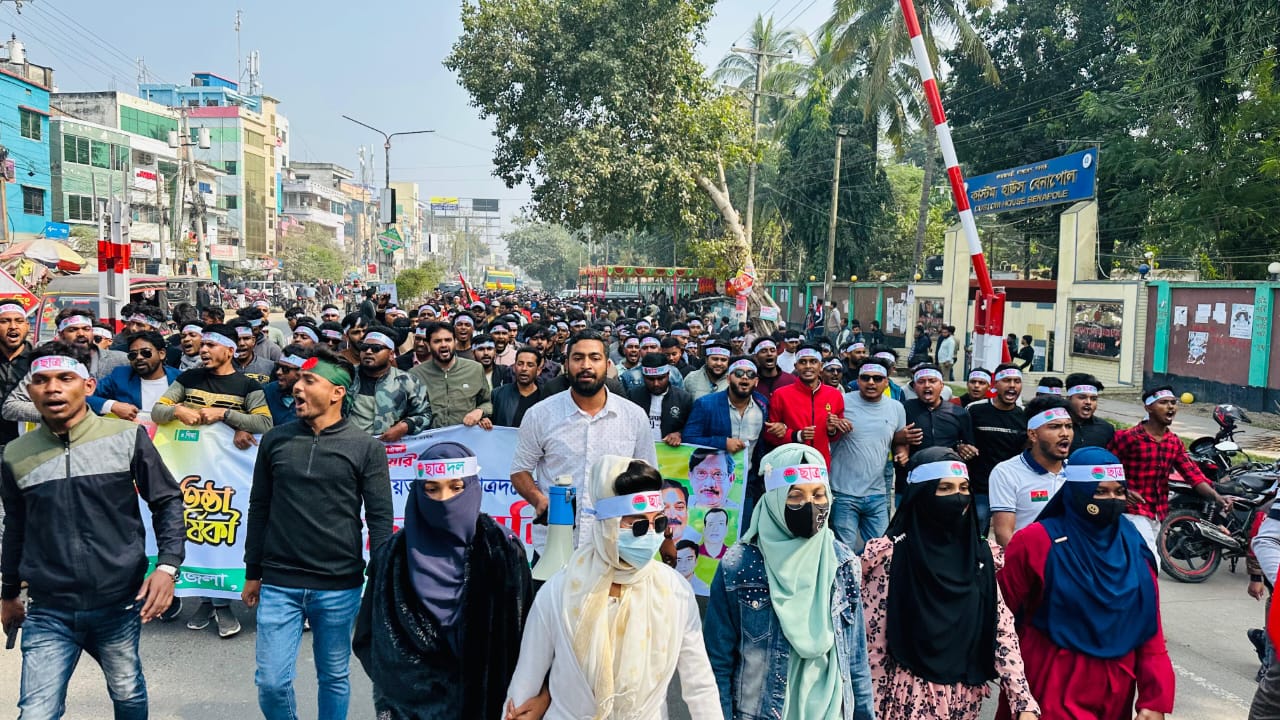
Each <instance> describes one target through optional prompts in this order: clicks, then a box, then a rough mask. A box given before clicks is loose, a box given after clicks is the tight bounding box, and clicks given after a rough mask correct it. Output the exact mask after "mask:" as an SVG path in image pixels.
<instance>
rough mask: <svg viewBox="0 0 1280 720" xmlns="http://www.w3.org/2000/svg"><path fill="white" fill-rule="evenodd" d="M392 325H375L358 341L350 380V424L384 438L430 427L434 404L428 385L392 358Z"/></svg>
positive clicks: (395, 438) (389, 439)
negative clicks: (356, 364) (357, 358)
mask: <svg viewBox="0 0 1280 720" xmlns="http://www.w3.org/2000/svg"><path fill="white" fill-rule="evenodd" d="M394 356H395V341H394V340H392V339H391V329H390V328H386V327H383V326H381V325H374V326H373V327H371V328H369V331H368V332H367V333H365V335H364V342H362V343H360V366H359V368H358V369H357V370H356V374H355V377H354V378H353V379H352V381H351V387H350V391H351V393H350V399H349V400H348V403H349V405H348V411H347V414H348V416H349V417H350V418H351V424H352V425H353V426H355V427H357V428H360V429H361V430H363V431H365V432H367V433H369V434H370V435H373V436H375V437H377V438H378V439H379V440H381V441H383V442H399V441H400V440H401V438H404V437H405V436H406V435H417V434H418V433H420V432H422V431H424V430H426V429H427V428H429V427H431V419H432V411H433V410H434V408H433V407H432V406H431V404H430V403H429V402H428V400H427V389H426V388H425V387H423V385H422V383H421V382H420V381H419V380H418V379H417V378H416V377H414V376H413V375H412V374H411V373H407V372H405V371H403V370H400V369H399V368H397V367H395V365H394V364H393V363H392V362H391V359H392V358H393V357H394Z"/></svg>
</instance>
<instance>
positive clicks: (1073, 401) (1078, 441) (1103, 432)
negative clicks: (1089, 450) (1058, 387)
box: [1065, 373, 1116, 452]
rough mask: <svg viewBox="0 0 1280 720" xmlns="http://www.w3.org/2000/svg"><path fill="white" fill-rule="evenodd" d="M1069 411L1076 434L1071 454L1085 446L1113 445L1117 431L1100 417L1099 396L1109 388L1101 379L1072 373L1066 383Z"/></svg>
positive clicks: (1102, 446) (1101, 446)
mask: <svg viewBox="0 0 1280 720" xmlns="http://www.w3.org/2000/svg"><path fill="white" fill-rule="evenodd" d="M1065 383H1066V386H1067V389H1066V393H1065V396H1066V399H1067V412H1069V413H1071V421H1072V423H1073V425H1074V429H1075V435H1074V436H1073V437H1072V439H1071V451H1072V452H1075V451H1076V450H1079V449H1080V448H1082V447H1100V448H1105V447H1107V446H1108V445H1110V444H1111V439H1112V438H1113V437H1115V434H1116V429H1115V428H1114V427H1112V425H1111V423H1109V422H1107V421H1106V420H1103V419H1101V418H1099V417H1097V412H1098V394H1099V393H1101V392H1102V391H1103V390H1105V389H1106V388H1105V387H1103V385H1102V382H1101V381H1100V380H1098V378H1096V377H1094V376H1092V375H1090V374H1088V373H1071V374H1070V375H1068V376H1067V379H1066V381H1065Z"/></svg>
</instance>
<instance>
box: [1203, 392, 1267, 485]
mask: <svg viewBox="0 0 1280 720" xmlns="http://www.w3.org/2000/svg"><path fill="white" fill-rule="evenodd" d="M1213 421H1214V422H1215V423H1217V425H1218V432H1217V433H1216V434H1215V435H1214V436H1213V437H1208V436H1205V437H1199V438H1196V439H1195V440H1194V441H1192V442H1191V444H1190V445H1189V446H1187V454H1188V455H1190V456H1191V459H1192V460H1194V461H1195V463H1196V465H1197V466H1199V467H1200V472H1202V473H1204V476H1205V477H1207V478H1209V479H1210V480H1220V479H1222V478H1223V477H1225V476H1226V475H1227V474H1228V473H1229V472H1230V471H1231V469H1232V468H1233V467H1235V466H1236V465H1237V463H1238V462H1240V461H1241V460H1242V461H1243V462H1244V463H1246V464H1248V463H1251V462H1252V458H1250V457H1249V455H1248V453H1246V452H1245V451H1244V450H1241V449H1240V444H1239V443H1237V442H1236V433H1244V430H1239V429H1237V424H1238V423H1242V422H1243V423H1252V422H1253V421H1252V420H1250V419H1249V416H1248V415H1246V414H1245V412H1244V411H1243V410H1241V409H1240V408H1239V407H1238V406H1236V405H1218V406H1216V407H1214V408H1213ZM1237 456H1239V460H1237Z"/></svg>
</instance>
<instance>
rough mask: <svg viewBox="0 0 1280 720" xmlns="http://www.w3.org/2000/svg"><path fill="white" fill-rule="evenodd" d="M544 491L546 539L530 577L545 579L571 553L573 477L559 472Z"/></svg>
mask: <svg viewBox="0 0 1280 720" xmlns="http://www.w3.org/2000/svg"><path fill="white" fill-rule="evenodd" d="M549 490H550V491H549V492H548V493H547V495H548V499H549V502H548V504H547V542H546V544H545V545H544V546H543V548H542V550H543V552H542V557H540V558H538V563H537V564H536V565H534V566H533V579H534V580H537V581H538V582H546V581H547V580H548V579H550V578H551V576H552V575H555V574H556V571H558V570H559V569H560V568H562V567H564V565H565V563H567V562H569V556H570V555H572V554H573V476H571V475H561V476H559V477H557V478H556V479H555V482H554V483H553V484H552V485H551V487H550V488H549Z"/></svg>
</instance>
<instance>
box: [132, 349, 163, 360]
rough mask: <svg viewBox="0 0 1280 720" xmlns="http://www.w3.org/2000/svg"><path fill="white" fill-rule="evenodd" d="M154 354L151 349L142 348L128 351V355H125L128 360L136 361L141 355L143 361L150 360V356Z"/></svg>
mask: <svg viewBox="0 0 1280 720" xmlns="http://www.w3.org/2000/svg"><path fill="white" fill-rule="evenodd" d="M155 354H156V352H155V351H154V350H152V349H151V348H142V349H141V350H130V351H129V352H128V353H126V355H127V356H128V358H129V359H130V360H137V359H138V356H139V355H141V356H142V357H143V359H145V360H150V359H151V356H152V355H155Z"/></svg>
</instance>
